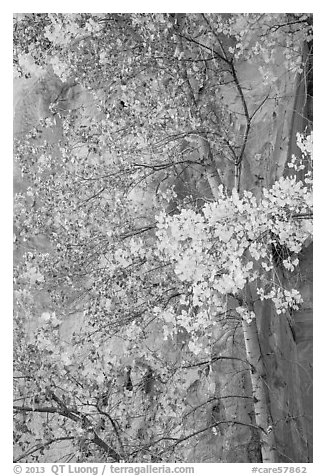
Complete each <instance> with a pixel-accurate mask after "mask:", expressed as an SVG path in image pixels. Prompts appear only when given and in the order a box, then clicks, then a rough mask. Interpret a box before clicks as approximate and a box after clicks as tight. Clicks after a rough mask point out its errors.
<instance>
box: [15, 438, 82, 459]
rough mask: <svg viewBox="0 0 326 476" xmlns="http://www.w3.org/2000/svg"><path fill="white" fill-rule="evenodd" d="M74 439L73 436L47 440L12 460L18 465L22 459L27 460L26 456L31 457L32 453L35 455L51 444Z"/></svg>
mask: <svg viewBox="0 0 326 476" xmlns="http://www.w3.org/2000/svg"><path fill="white" fill-rule="evenodd" d="M73 439H74V437H73V436H62V437H60V438H54V439H53V440H49V441H47V442H45V443H42V444H40V445H37V446H36V447H34V448H31V449H30V450H28V451H26V452H25V453H23V454H22V455H20V456H18V458H15V459H14V463H18V462H19V461H21V460H22V459H24V458H27V457H28V456H30V455H32V454H33V453H35V452H36V451H41V450H43V449H44V448H46V447H47V446H50V445H52V444H53V443H56V442H57V441H64V440H73Z"/></svg>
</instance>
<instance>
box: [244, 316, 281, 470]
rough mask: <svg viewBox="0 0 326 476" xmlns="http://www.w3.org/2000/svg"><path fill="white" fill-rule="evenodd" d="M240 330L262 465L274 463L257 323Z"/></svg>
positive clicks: (271, 430)
mask: <svg viewBox="0 0 326 476" xmlns="http://www.w3.org/2000/svg"><path fill="white" fill-rule="evenodd" d="M242 328H243V334H244V340H245V346H246V352H247V359H248V362H249V364H250V367H251V371H250V374H251V384H252V394H253V400H254V411H255V418H256V424H257V426H258V427H259V428H260V441H261V453H262V459H263V462H264V463H276V462H277V451H276V444H275V437H274V429H273V425H272V419H271V413H270V409H269V405H268V398H267V395H268V388H267V385H266V380H265V379H266V375H265V369H264V363H263V358H262V353H261V349H260V344H259V336H258V329H257V322H256V319H255V318H254V319H253V320H252V321H251V322H247V321H245V320H243V321H242Z"/></svg>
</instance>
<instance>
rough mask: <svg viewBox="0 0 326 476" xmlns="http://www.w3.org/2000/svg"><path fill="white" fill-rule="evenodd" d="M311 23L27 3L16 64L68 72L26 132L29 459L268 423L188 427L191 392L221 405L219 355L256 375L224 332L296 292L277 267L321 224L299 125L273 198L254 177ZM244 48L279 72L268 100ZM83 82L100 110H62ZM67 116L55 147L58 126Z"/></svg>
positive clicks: (20, 453) (25, 443)
mask: <svg viewBox="0 0 326 476" xmlns="http://www.w3.org/2000/svg"><path fill="white" fill-rule="evenodd" d="M311 34H312V33H311V18H310V16H309V15H307V14H277V15H276V14H265V15H262V14H237V15H233V14H232V15H218V14H205V15H204V14H187V15H181V14H130V15H129V14H123V15H118V14H101V15H100V14H99V15H93V14H69V15H67V14H18V15H17V16H16V17H15V21H14V65H15V71H16V74H17V75H18V76H25V77H34V76H35V75H36V76H38V77H40V78H42V75H44V74H45V72H46V71H49V67H50V68H51V69H52V71H53V72H54V74H55V75H57V76H58V77H59V78H60V80H61V81H63V83H62V85H63V86H62V91H61V93H60V94H59V95H58V96H57V97H53V98H52V103H51V106H50V112H49V117H47V118H43V120H41V121H40V123H39V124H38V125H37V127H35V128H34V129H32V130H31V131H30V133H29V134H27V135H26V136H25V137H23V138H20V139H19V140H17V141H16V143H15V156H16V159H17V160H18V162H19V164H20V169H21V171H22V173H23V177H24V180H25V183H26V184H27V190H26V192H21V193H19V194H17V195H16V200H15V227H16V230H17V236H16V238H15V239H16V247H17V254H18V255H19V258H18V259H17V264H16V267H15V303H16V306H15V356H14V375H15V405H14V409H15V437H14V438H15V445H16V446H17V448H18V450H17V454H16V459H17V461H18V460H23V461H42V460H43V461H48V460H49V458H53V457H55V458H57V459H61V460H62V461H64V460H66V461H68V460H69V458H75V459H74V461H106V460H108V458H109V459H111V460H112V461H121V460H124V461H129V462H144V461H169V462H174V461H184V458H185V455H186V454H187V451H188V448H189V445H191V442H192V441H194V438H196V437H197V436H198V435H200V434H201V433H203V432H205V431H210V432H211V433H212V434H213V435H216V434H217V433H218V431H220V430H219V428H224V427H225V426H227V425H230V424H232V425H244V426H247V427H248V429H249V430H250V431H253V432H255V431H256V432H257V431H258V432H261V431H262V428H261V424H260V423H259V421H257V415H256V417H255V416H251V417H250V418H249V417H248V418H247V420H246V421H239V420H236V419H232V420H230V419H229V417H227V418H224V419H222V420H221V418H220V415H219V417H218V419H216V418H214V415H213V416H212V417H210V418H211V419H208V420H207V424H206V426H202V427H199V428H198V427H196V428H193V426H192V420H191V419H192V416H193V414H194V413H195V411H196V410H197V408H196V407H195V406H194V405H193V404H192V403H191V398H190V397H189V395H191V393H189V389H190V388H192V387H194V386H196V388H200V389H201V392H202V393H203V394H205V395H206V401H205V402H203V403H201V404H200V405H198V406H200V407H204V408H206V407H207V408H208V406H209V405H210V404H211V402H213V401H214V400H218V398H219V397H217V396H216V377H215V376H214V362H215V361H217V360H218V359H222V358H225V359H228V358H229V359H231V358H235V359H238V360H239V361H240V360H241V359H242V361H243V362H242V363H243V364H244V365H245V367H244V368H242V369H241V372H244V371H245V372H247V373H248V371H249V369H250V366H251V370H252V366H253V364H252V361H251V360H250V358H249V357H248V355H247V358H246V350H245V347H244V345H243V342H242V344H241V343H240V344H241V345H242V351H240V353H241V352H242V354H241V355H240V354H237V357H234V356H233V357H232V356H230V355H225V354H223V355H222V356H221V355H220V354H218V353H217V352H216V346H217V343H218V342H219V338H220V335H219V333H220V332H221V326H222V327H223V325H224V323H225V322H227V323H228V325H230V326H231V327H230V329H231V332H233V333H236V332H239V329H240V330H241V323H242V322H245V323H249V324H250V323H252V322H254V321H255V312H254V309H253V303H254V300H255V299H258V300H271V301H272V302H273V303H274V305H275V309H276V312H277V313H285V312H289V311H291V310H295V309H298V306H300V303H301V296H300V294H299V292H298V291H297V290H296V289H293V288H292V287H286V285H284V282H283V281H282V280H281V279H280V277H279V272H280V271H279V270H280V267H281V268H282V270H283V271H284V272H285V273H287V272H288V273H291V272H293V271H294V270H295V268H296V266H297V265H298V263H299V259H298V256H299V253H300V251H301V249H302V247H303V246H304V243H305V242H306V241H307V240H308V239H309V238H310V236H311V234H312V227H311V217H312V193H311V188H312V172H311V169H312V167H311V144H312V134H309V135H308V136H306V137H305V136H302V135H300V136H298V143H299V145H300V148H301V150H302V157H298V158H296V157H293V160H292V162H291V163H290V166H291V167H292V170H293V175H292V176H289V177H287V178H280V179H279V180H278V181H276V182H275V183H274V184H273V185H272V186H271V187H270V188H264V189H263V190H262V191H261V193H260V194H259V195H257V194H255V191H254V192H252V191H249V190H243V187H242V185H241V184H242V182H241V180H242V174H243V171H242V164H243V159H244V154H245V151H246V147H247V144H248V139H249V138H250V133H251V130H252V125H253V123H254V121H255V117H256V115H257V112H258V111H259V109H260V108H261V107H262V106H263V104H264V103H265V102H266V100H267V97H268V94H269V95H270V97H272V96H273V93H275V92H276V91H277V87H278V83H277V80H278V78H277V76H275V70H274V65H275V64H276V63H277V61H278V59H277V54H278V51H279V49H281V51H282V52H283V53H284V65H283V67H284V68H285V69H289V70H291V71H293V72H294V73H295V72H296V73H298V74H299V73H300V72H301V70H302V56H301V47H302V44H303V42H309V41H310V40H311ZM244 60H245V61H246V62H249V63H250V64H254V65H256V66H257V68H259V70H260V71H261V74H262V77H263V78H264V81H263V84H262V85H261V88H262V90H264V88H265V90H266V91H267V97H266V99H264V100H263V101H262V102H261V104H258V105H256V106H255V107H251V105H250V103H249V102H248V100H247V96H246V92H245V89H244V88H243V87H242V84H241V80H240V79H239V74H238V70H237V64H241V62H242V61H244ZM67 85H68V87H67ZM76 86H82V88H83V89H82V91H84V92H85V91H88V92H89V97H91V98H92V104H95V106H96V107H95V108H93V110H92V111H91V112H90V110H89V109H87V108H86V107H83V105H81V106H80V107H79V108H78V109H77V110H70V109H69V107H68V108H67V107H66V104H67V99H66V96H65V93H66V92H67V90H68V89H69V88H76ZM228 89H232V90H233V91H234V94H235V95H236V96H237V97H238V102H237V104H238V110H233V109H230V108H229V105H228V102H227V101H225V100H223V95H224V94H225V91H226V90H228ZM84 94H85V93H84ZM58 128H60V131H61V140H60V143H59V144H55V145H51V144H50V143H49V141H47V139H44V137H46V136H44V133H46V131H48V132H49V131H50V133H51V130H57V129H58ZM227 167H228V169H227ZM229 169H231V170H232V179H231V181H230V180H229V179H228V176H227V173H226V170H229ZM300 170H303V173H304V179H302V180H299V179H298V177H297V172H298V171H300ZM185 177H186V179H185ZM187 179H188V182H187ZM180 181H181V182H185V183H183V184H182V186H181V185H180ZM194 183H195V185H194ZM276 255H277V256H276ZM248 286H249V288H250V289H251V290H254V292H255V296H254V298H253V299H252V300H251V301H250V300H249V301H250V302H249V301H248ZM241 345H240V348H241ZM239 355H240V356H239ZM240 357H241V358H240ZM254 386H255V383H254V382H253V387H254ZM257 391H259V389H258V390H257ZM227 397H228V395H226V396H224V397H223V398H227ZM238 397H239V398H240V399H241V398H242V399H249V400H250V405H253V406H255V405H254V404H255V401H254V399H255V398H256V396H255V395H254V396H252V395H246V394H243V395H240V396H238ZM223 425H224V426H223ZM221 431H222V430H221ZM263 432H265V433H266V434H267V427H266V428H263ZM56 445H57V446H56ZM53 447H54V448H56V449H55V453H51V448H53ZM47 452H49V453H47ZM53 454H55V455H56V456H53ZM42 458H43V459H42Z"/></svg>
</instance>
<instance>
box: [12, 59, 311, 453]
mask: <svg viewBox="0 0 326 476" xmlns="http://www.w3.org/2000/svg"><path fill="white" fill-rule="evenodd" d="M279 64H281V62H280V63H279ZM238 71H239V76H240V80H241V82H242V84H245V85H246V91H248V93H247V100H248V103H249V106H250V108H251V111H254V110H255V109H256V108H257V114H256V117H255V121H254V123H253V126H252V129H251V132H250V138H249V143H248V147H247V149H246V155H245V160H244V165H243V170H242V187H243V189H248V190H251V191H253V192H254V193H255V194H256V196H258V197H259V194H260V191H261V189H262V187H264V186H265V187H266V186H267V187H269V186H270V185H271V184H272V183H273V182H274V181H275V180H276V179H278V178H279V177H281V176H282V175H284V174H286V162H287V160H288V158H289V157H291V154H292V153H295V152H296V151H295V147H296V145H295V134H296V132H298V131H302V130H304V129H305V128H306V127H307V126H309V125H310V123H309V119H310V120H311V98H309V97H308V96H307V91H306V90H304V81H303V79H302V78H299V79H298V80H297V81H294V78H293V77H292V76H291V74H290V73H286V72H285V71H284V70H282V67H281V66H275V72H274V73H275V76H276V77H277V78H279V79H278V80H277V81H276V83H275V84H274V86H273V88H274V90H273V91H271V92H270V93H269V97H268V98H267V99H265V96H264V92H265V88H262V87H260V85H261V83H262V77H261V76H260V73H259V72H258V70H257V68H255V67H254V66H252V65H251V66H250V65H248V64H242V65H241V64H240V65H238ZM304 74H305V73H304ZM223 97H224V101H225V103H226V104H228V106H229V107H232V108H235V109H236V108H239V100H240V99H239V97H238V96H237V95H236V94H235V93H234V90H231V89H225V91H224V92H223ZM280 97H281V98H282V99H278V98H280ZM57 98H60V100H59V101H58V104H59V105H60V107H61V112H62V113H64V111H65V110H68V109H76V110H78V108H79V107H80V106H81V105H83V106H85V105H86V106H87V108H88V109H87V110H88V113H89V114H90V115H94V114H95V113H96V108H95V106H94V104H93V103H92V98H91V97H90V95H89V94H88V93H87V92H85V91H83V90H82V89H81V88H80V86H78V85H74V84H63V83H62V82H61V81H60V80H59V79H58V78H56V77H55V75H53V74H51V73H48V74H47V75H46V76H45V77H43V78H42V79H30V80H17V82H16V84H15V98H14V99H15V101H14V113H15V116H14V134H15V137H17V138H19V137H20V136H21V135H24V134H26V132H28V131H29V130H30V129H31V128H32V127H34V126H37V124H38V121H39V120H40V119H41V118H45V117H51V116H52V114H53V112H51V111H50V109H49V106H50V103H51V102H54V100H56V99H57ZM260 105H261V107H260ZM307 116H308V120H307ZM236 128H237V129H238V131H239V134H243V128H244V124H242V123H241V121H240V120H239V123H238V124H236ZM46 134H47V136H46V139H47V141H48V142H49V143H52V144H54V145H55V147H56V146H57V145H58V143H59V141H60V138H61V137H62V124H61V121H60V118H59V117H57V116H56V125H55V126H53V127H52V128H51V129H48V131H47V133H46ZM54 150H55V151H56V153H58V154H59V150H58V149H57V148H55V149H54ZM221 175H223V177H224V181H225V183H227V184H228V185H229V187H230V188H232V187H233V183H234V171H233V169H231V168H230V167H225V169H223V170H221ZM186 181H187V183H188V187H186V189H187V190H186V191H185V190H182V187H185V185H184V184H185V177H181V180H180V182H178V181H176V184H175V185H176V189H177V192H178V193H179V194H180V195H182V194H184V195H185V194H186V193H188V190H189V189H190V190H191V191H192V192H193V193H194V194H196V192H198V191H199V192H200V196H207V195H208V194H209V191H208V190H209V189H208V187H207V184H205V183H204V182H203V181H202V180H199V179H198V177H197V176H196V172H194V175H193V176H189V177H186ZM14 182H15V191H16V192H24V191H25V190H26V187H27V186H28V185H29V184H27V183H26V182H25V181H24V180H23V178H22V177H21V174H20V170H19V168H18V167H16V168H15V169H14ZM199 188H200V190H198V189H199ZM34 246H36V247H42V246H45V247H46V246H47V242H46V237H40V236H38V237H35V242H34ZM19 253H20V251H19V250H17V255H18V256H19ZM284 279H285V280H286V279H288V278H287V276H284ZM294 279H296V285H297V286H298V285H299V290H300V291H301V293H302V295H303V296H304V305H303V307H302V309H301V310H300V312H296V313H295V314H294V315H293V316H287V317H285V316H283V315H282V316H279V315H277V314H276V313H275V311H274V310H273V308H272V307H271V305H270V304H268V303H266V304H264V305H260V306H259V305H258V306H257V309H256V312H257V313H258V316H259V317H258V322H259V332H260V339H261V346H262V353H263V355H264V360H265V366H266V382H267V386H268V388H269V390H270V402H269V404H270V408H271V413H272V416H273V420H274V422H276V423H277V425H276V429H277V433H276V437H277V443H278V447H279V460H280V461H283V462H307V461H312V446H311V445H312V244H309V246H308V247H307V248H306V249H305V250H304V251H303V252H302V254H301V265H300V270H299V272H298V274H297V275H296V277H295V278H294ZM43 305H44V307H46V299H45V300H44V302H43ZM231 305H232V304H231ZM74 319H75V320H76V316H72V317H71V319H70V320H69V322H66V323H65V324H64V326H63V329H62V331H61V332H62V335H63V338H67V337H69V335H71V333H72V331H73V329H74V328H75V326H76V322H75V321H74ZM31 325H32V328H35V327H37V322H35V323H31ZM216 338H217V339H216V344H215V349H214V353H215V355H229V356H232V355H234V356H236V357H238V358H239V357H241V358H243V359H245V354H244V343H243V336H242V331H241V330H240V329H237V328H234V327H230V326H229V325H224V324H219V325H218V326H217V328H216ZM164 345H165V346H166V352H167V353H169V352H171V351H174V350H173V349H174V347H173V349H172V346H171V348H169V346H168V344H166V343H165V344H164ZM126 364H129V362H128V358H126ZM247 370H248V369H247V368H244V367H243V364H242V363H240V362H239V361H228V360H224V361H223V360H220V361H216V362H214V363H213V365H212V371H213V374H214V384H215V395H216V397H217V398H216V399H215V400H214V402H212V404H211V405H208V406H207V405H206V406H201V404H202V403H203V402H204V401H205V388H206V387H205V385H203V380H201V379H198V380H195V381H194V382H192V384H191V386H190V387H189V388H188V391H187V399H188V401H189V404H191V405H192V407H193V408H194V409H195V408H197V409H196V410H194V411H193V412H192V413H191V414H190V415H189V416H188V417H187V418H188V419H187V425H188V427H189V428H192V429H193V430H196V428H199V427H203V426H205V425H207V424H209V423H213V422H214V421H219V420H221V419H222V420H223V419H228V418H234V417H237V419H239V420H241V421H244V422H247V423H248V424H250V423H252V421H253V414H252V406H251V402H250V400H249V395H250V393H251V392H250V385H251V384H250V381H249V376H248V371H247ZM232 395H233V396H238V397H239V396H240V397H241V398H240V399H239V398H231V397H230V396H232ZM257 440H258V435H257V434H255V433H254V432H252V431H249V430H248V428H246V427H245V426H244V427H241V426H235V425H234V426H230V425H229V426H227V425H226V426H225V427H223V426H221V427H220V430H219V433H218V434H215V435H214V434H213V433H211V432H206V433H203V434H199V435H198V436H197V438H196V439H195V441H194V440H192V441H191V443H190V442H189V446H188V449H186V450H185V459H186V460H187V461H189V462H255V461H259V458H260V455H259V451H258V450H257Z"/></svg>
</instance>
